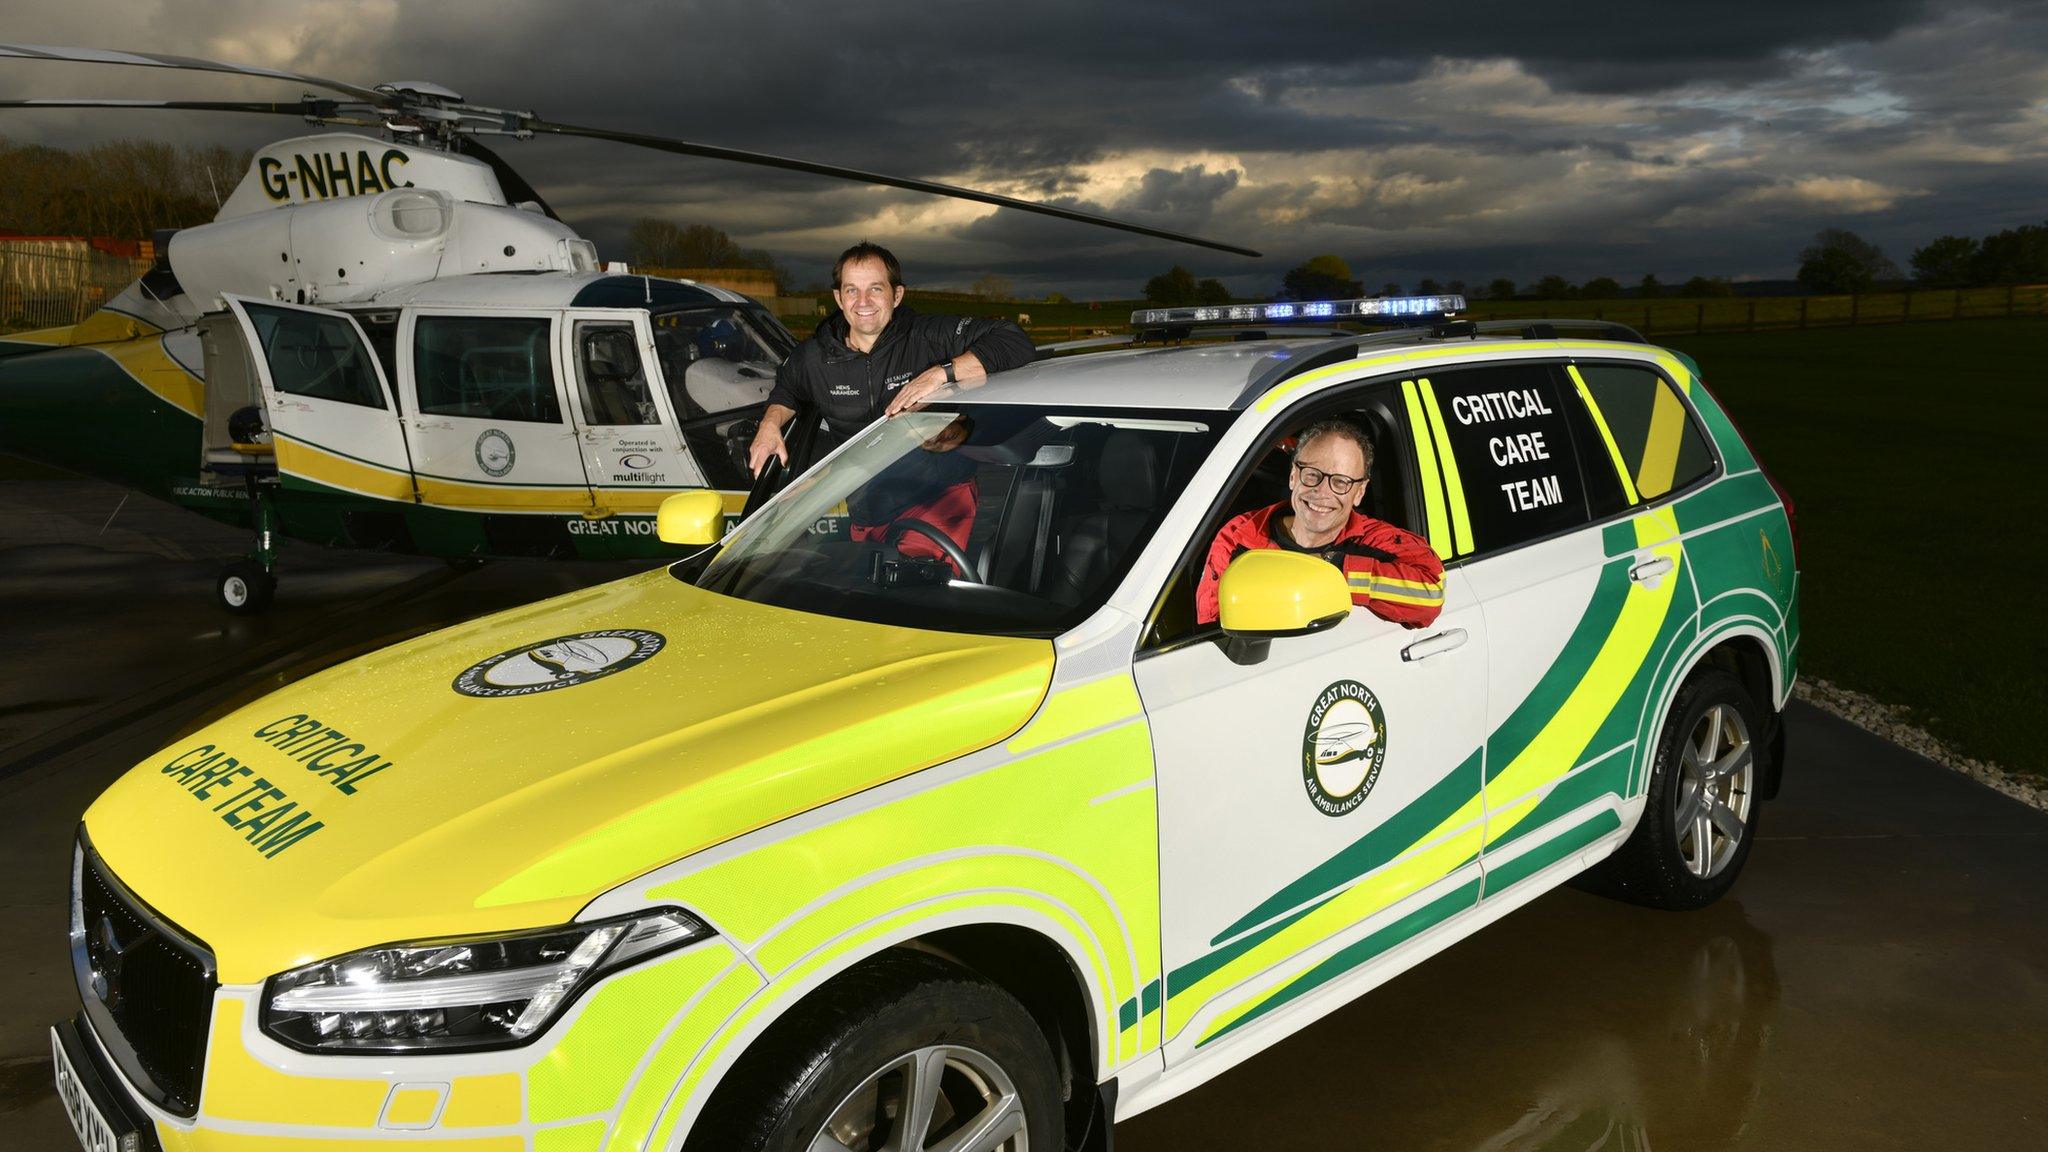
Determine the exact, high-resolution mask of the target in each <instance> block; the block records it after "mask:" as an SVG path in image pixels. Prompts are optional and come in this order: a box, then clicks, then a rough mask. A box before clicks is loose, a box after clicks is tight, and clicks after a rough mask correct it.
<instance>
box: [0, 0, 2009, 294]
mask: <svg viewBox="0 0 2048 1152" xmlns="http://www.w3.org/2000/svg"><path fill="white" fill-rule="evenodd" d="M0 29H4V31H0V36H4V37H5V39H7V40H8V41H10V42H15V43H26V44H48V45H63V46H74V47H100V48H132V49H142V50H149V51H157V52H172V53H178V54H182V55H191V56H203V57H209V58H215V59H224V60H231V61H235V62H238V63H250V64H257V65H262V66H267V67H273V68H283V69H289V70H292V71H297V72H303V73H308V74H311V75H316V76H325V77H331V78H334V79H339V80H347V81H351V82H355V83H361V84H375V83H380V82H383V81H387V80H432V81H435V82H437V83H440V84H444V85H446V86H448V87H451V88H453V89H455V90H456V91H458V92H460V93H462V94H463V95H464V96H465V97H466V98H468V99H469V100H471V101H473V102H476V103H482V104H491V105H497V106H502V107H512V108H521V109H528V110H532V111H534V112H536V113H537V114H539V115H541V116H543V117H546V118H548V119H550V120H555V121H559V122H567V123H575V124H586V125H593V126H599V127H606V128H617V129H622V130H626V131H634V132H643V133H650V134H656V135H665V136H674V137H680V138H682V139H687V140H693V141H698V142H702V143H708V144H718V145H725V146H730V147H738V148H747V149H754V150H759V151H765V152H772V153H779V154H782V155H789V156H798V157H803V158H806V159H813V160H818V161H822V162H826V163H832V164H840V165H845V166H848V167H854V168H863V169H868V170H873V171H881V172H888V173H892V174H897V175H904V176H912V177H920V178H925V179H932V180H939V181H944V182H947V183H954V184H963V185H969V186H973V187H978V188H985V189H988V190H990V191H995V192H1000V193H1004V194H1008V195H1013V196H1019V197H1024V198H1030V199H1044V200H1051V201H1055V202H1059V203H1063V204H1068V205H1071V206H1074V207H1079V208H1082V209H1084V210H1088V211H1093V212H1098V213H1102V214H1105V215H1110V216H1116V217H1120V218H1126V219H1131V220H1135V221H1139V222H1143V223H1146V224H1150V225H1153V226H1157V227H1162V228H1168V229H1172V230H1175V231H1181V232H1190V233H1194V234H1198V235H1203V236H1209V237H1214V238H1217V239H1221V240H1226V241H1229V242H1232V243H1236V244H1242V245H1245V246H1247V247H1251V248H1256V249H1259V250H1261V251H1263V252H1264V253H1265V255H1264V256H1263V257H1261V258H1258V259H1251V258H1246V257H1241V256H1233V255H1227V254H1223V253H1217V252H1210V251H1207V250H1204V249H1198V248H1192V247H1187V246H1182V245H1175V244H1172V243H1169V242H1165V241H1158V240H1152V239H1146V238H1141V237H1134V236H1129V235H1127V234H1123V233H1117V232H1111V231H1106V230H1100V229H1095V228H1091V227H1088V226H1086V225H1082V224H1075V223H1069V222H1063V221H1056V220H1050V219H1046V218H1042V217H1036V216H1031V215H1028V214H1023V213H1017V212H1011V211H1003V210H997V209H991V208H988V207H986V206H983V205H977V204H971V203H966V202H961V201H953V200H946V199H939V198H934V197H931V196H925V195H919V194H915V193H909V192H903V191H899V190H895V189H886V188H872V187H865V186H860V185H855V184H849V183H843V182H839V181H833V180H828V179H824V178H821V177H814V176H805V175H800V174H793V173H784V172H778V171H775V170H771V169H761V168H754V167H750V166H745V165H738V164H731V163H725V162H719V161H712V160H702V159H692V158H684V157H677V156H671V155H667V154H661V153H654V152H649V151H644V150H640V149H634V148H630V147H626V146H622V145H614V144H600V143H595V142H588V141H565V140H537V141H532V142H525V143H520V142H506V143H504V144H503V145H502V146H500V147H499V151H500V153H501V154H502V155H504V156H505V157H506V159H508V160H509V161H511V163H512V164H513V165H514V166H515V167H517V168H518V169H519V170H520V172H521V173H522V174H523V175H525V176H526V178H527V179H528V180H529V181H531V182H532V183H533V184H534V185H535V186H536V187H537V188H538V189H540V191H541V192H542V194H543V195H545V196H546V197H547V198H548V200H549V201H550V203H551V204H552V205H553V206H554V207H555V209H556V210H557V211H558V212H560V213H561V215H562V216H563V218H564V219H565V220H567V221H568V222H569V223H571V224H572V225H574V226H575V227H576V228H577V229H578V230H579V231H581V232H582V233H583V234H584V235H586V236H589V237H590V238H592V239H593V240H595V241H597V243H598V245H599V248H600V252H601V254H602V255H603V256H605V257H606V258H623V257H624V256H625V255H626V252H625V251H624V242H625V234H626V231H627V229H628V227H630V225H631V223H632V222H633V220H634V219H635V218H637V217H641V216H648V215H653V216H660V217H663V218H665V219H669V220H672V221H674V222H676V223H679V224H696V223H702V224H709V225H712V226H714V227H717V228H721V229H723V230H725V231H726V232H728V233H730V234H731V235H732V236H733V238H734V239H735V240H737V241H738V242H739V243H741V244H742V245H745V246H747V247H756V248H764V249H766V250H768V251H769V252H771V253H773V254H774V255H775V256H776V257H777V259H778V260H780V261H781V262H782V263H783V264H784V265H785V266H787V267H789V268H790V269H791V270H792V271H793V272H794V273H795V274H796V278H797V280H798V282H799V283H808V282H814V281H822V280H824V279H826V278H827V275H828V272H829V268H830V264H831V260H832V257H833V256H834V255H836V254H837V253H838V251H839V250H840V249H842V248H844V247H845V246H846V245H848V244H850V243H853V242H854V241H856V240H860V239H871V240H874V241H876V242H878V243H882V244H885V245H888V246H889V247H891V248H892V249H893V250H895V252H896V253H897V255H898V256H899V257H901V259H902V261H903V263H904V266H905V276H906V279H907V280H908V281H909V282H910V283H911V284H912V286H913V287H916V286H919V285H922V286H926V287H934V288H964V287H967V286H968V285H969V284H971V283H972V282H974V281H975V280H977V279H979V278H980V277H982V276H984V275H988V274H996V275H999V276H1002V277H1004V278H1006V279H1007V280H1008V281H1009V282H1010V283H1011V284H1012V285H1014V286H1015V287H1016V288H1017V289H1018V290H1020V292H1025V293H1032V294H1043V293H1046V292H1053V291H1058V292H1064V293H1066V294H1067V295H1069V296H1072V297H1075V298H1077V299H1078V298H1111V297H1115V298H1128V297H1132V296H1135V295H1137V294H1138V293H1139V290H1140V288H1141V286H1142V285H1143V283H1144V281H1145V280H1146V279H1147V278H1148V277H1150V276H1152V275H1154V274H1156V273H1158V272H1161V271H1164V270H1165V269H1166V268H1167V267H1169V266H1171V265H1173V264H1176V263H1178V264H1182V265H1185V266H1186V267H1188V268H1189V269H1191V270H1192V271H1193V272H1194V273H1195V274H1196V275H1197V276H1204V277H1206V276H1213V277H1216V278H1218V279H1221V280H1222V281H1223V282H1224V283H1225V284H1226V285H1228V286H1229V287H1230V288H1231V289H1232V290H1233V292H1235V293H1236V294H1238V295H1240V296H1259V295H1265V294H1269V293H1271V292H1273V291H1274V290H1275V289H1276V288H1277V287H1278V286H1279V283H1280V279H1281V277H1282V275H1283V274H1284V272H1285V271H1286V270H1287V269H1288V268H1290V267H1293V266H1294V265H1296V264H1299V263H1301V262H1302V261H1303V260H1305V259H1307V258H1308V257H1310V256H1313V255H1317V254H1319V253H1334V254H1336V255H1338V256H1340V257H1342V258H1343V259H1344V260H1346V261H1347V262H1349V263H1350V265H1351V267H1352V270H1353V274H1354V275H1355V276H1356V277H1357V278H1359V279H1360V280H1363V281H1364V282H1365V283H1366V285H1367V287H1368V288H1369V289H1377V288H1378V287H1379V286H1380V285H1381V284H1383V283H1387V282H1394V283H1399V284H1402V285H1404V286H1408V287H1411V288H1412V287H1413V285H1414V284H1415V282H1416V281H1417V280H1419V279H1421V278H1423V277H1432V278H1435V279H1437V280H1439V281H1448V280H1451V279H1463V280H1467V281H1470V282H1473V283H1475V284H1476V283H1482V282H1484V281H1487V280H1491V279H1493V278H1495V277H1501V276H1505V277H1508V278H1511V279H1514V280H1516V281H1517V282H1519V283H1523V284H1527V283H1531V282H1533V281H1535V280H1536V279H1537V278H1539V277H1542V276H1545V275H1552V274H1555V275H1562V276H1564V277H1566V278H1567V279H1569V280H1572V281H1574V282H1580V281H1584V280H1586V279H1588V278H1591V277H1595V276H1613V277H1615V278H1616V279H1618V280H1621V281H1622V282H1623V283H1634V282H1635V281H1636V280H1638V279H1639V278H1641V277H1642V276H1643V274H1645V273H1654V274H1656V275H1657V276H1658V277H1659V278H1660V279H1662V280H1664V281H1665V282H1666V283H1675V282H1678V281H1682V280H1684V279H1686V278H1688V277H1691V276H1694V275H1707V276H1724V277H1728V278H1731V279H1738V280H1745V279H1784V278H1789V277H1791V276H1792V274H1793V272H1794V270H1795V269H1796V267H1797V263H1798V252H1799V249H1800V248H1801V247H1803V246H1804V245H1805V244H1807V243H1808V242H1810V240H1811V238H1812V236H1813V234H1814V233H1815V232H1816V231H1818V230H1819V229H1821V228H1829V227H1839V228H1848V229H1851V230H1853V231H1855V232H1857V233H1859V234H1861V235H1863V236H1865V237H1866V238H1868V239H1871V240H1873V241H1875V242H1876V243H1878V244H1879V245H1880V246H1881V247H1882V248H1883V249H1884V251H1885V252H1886V253H1887V254H1888V255H1890V256H1891V257H1892V258H1893V260H1895V261H1896V262H1897V263H1898V264H1899V265H1900V266H1901V267H1905V266H1906V265H1907V262H1908V258H1909V257H1910V255H1911V253H1912V251H1913V249H1914V248H1916V247H1918V246H1920V245H1922V244H1925V243H1926V242H1927V241H1928V240H1931V239H1933V238H1934V237H1936V236H1939V235H1943V234H1960V235H1972V236H1982V235H1984V234H1987V233H1989V232H1994V231H1998V230H2000V229H2004V228H2009V227H2014V226H2016V225H2020V224H2028V223H2041V222H2043V221H2044V220H2048V195H2044V190H2048V4H2043V3H2040V2H2038V0H2036V2H2034V3H2011V2H2008V3H1988V4H1973V3H1967V2H1965V3H1946V4H1938V5H1937V4H1923V3H1907V2H1901V0H1853V2H1837V0H1796V2H1793V0H1773V2H1769V3H1749V2H1746V0H1720V2H1719V3H1715V4H1710V5H1709V4H1643V3H1640V2H1635V3H1629V4H1620V3H1608V2H1606V0H1586V2H1579V3H1572V4H1568V5H1566V4H1557V5H1538V4H1530V3H1526V2H1523V3H1491V2H1485V0H1467V2H1463V3H1459V4H1456V5H1441V6H1433V5H1428V4H1419V3H1417V4H1383V3H1364V2H1357V0H1354V2H1352V3H1337V4H1324V3H1318V2H1310V0H1296V2H1292V3H1289V4H1285V5H1277V4H1262V3H1237V4H1192V3H1179V4H1173V3H1162V2H1155V0H1121V2H1119V3H1116V4H1090V3H1063V2H1056V0H1034V2H1032V3H1006V4H981V3H974V4H969V3H947V2H941V0H925V2H923V3H897V2H893V0H871V2H863V3H860V4H795V3H782V2H776V0H751V2H748V3H690V2H679V0H677V2H654V0H643V2H636V3H603V2H599V0H582V2H578V3H531V2H519V0H492V2H489V3H476V2H471V0H363V2H351V3H342V2H339V0H327V2H304V0H207V2H204V3H184V2H179V3H168V2H166V3H150V2H147V0H66V2H65V3H63V4H51V3H48V2H47V0H0ZM299 94H300V93H299V91H298V90H297V88H296V87H295V86H293V85H289V84H284V83H280V82H276V81H264V80H252V79H245V78H239V77H228V76H209V75H192V74H183V73H174V72H165V71H159V70H155V69H128V68H114V67H95V66H89V65H76V64H53V63H42V62H30V61H17V60H0V98H10V97H63V96H71V97H131V98H151V97H162V98H182V99H285V100H289V99H294V98H296V97H297V96H298V95H299ZM298 134H301V127H300V125H298V124H297V122H295V121H293V120H290V119H282V118H281V119H278V120H268V119H259V118H256V117H248V116H230V115H218V114H193V113H171V112H149V113H127V112H122V113H114V112H101V111H92V112H72V111H61V112H60V111H37V112H20V111H0V136H5V137H7V138H9V139H12V140H15V141H35V142H42V143H51V144H61V145H66V146H76V145H79V144H83V143H88V142H92V141H97V140H103V139H111V138H116V137H143V138H151V139H160V140H168V141H174V142H180V143H186V142H189V143H223V144H228V145H230V146H233V147H238V148H251V147H255V146H258V145H261V144H264V143H267V142H269V141H271V140H274V139H278V138H282V137H284V136H289V135H298ZM4 224H5V222H4V221H0V226H4Z"/></svg>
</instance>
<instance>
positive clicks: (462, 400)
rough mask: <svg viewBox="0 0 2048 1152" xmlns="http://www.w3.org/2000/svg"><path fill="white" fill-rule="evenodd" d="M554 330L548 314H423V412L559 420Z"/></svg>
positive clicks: (419, 337) (419, 379)
mask: <svg viewBox="0 0 2048 1152" xmlns="http://www.w3.org/2000/svg"><path fill="white" fill-rule="evenodd" d="M550 328H551V322H550V321H549V320H548V318H547V317H545V316H422V317H420V318H419V320H418V321H417V322H416V323H415V324H414V326H413V337H412V371H413V388H414V390H415V395H416V396H417V398H418V400H419V406H420V408H419V410H420V414H421V415H424V416H467V417H471V418H474V419H479V420H520V421H527V422H531V423H537V424H558V423H560V422H561V420H562V408H561V405H560V404H558V403H557V402H556V401H555V360H554V355H553V353H552V351H551V349H550V341H549V335H548V334H549V331H550Z"/></svg>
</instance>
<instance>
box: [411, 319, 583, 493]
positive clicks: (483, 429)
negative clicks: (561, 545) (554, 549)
mask: <svg viewBox="0 0 2048 1152" xmlns="http://www.w3.org/2000/svg"><path fill="white" fill-rule="evenodd" d="M556 323H557V320H556V318H555V317H554V316H552V315H532V316H520V315H513V314H508V313H505V312H499V311H489V312H486V311H481V310H476V311H435V312H411V311H408V313H407V314H406V315H405V316H404V318H403V319H401V321H400V322H399V329H398V340H399V348H400V352H399V376H400V378H401V379H409V380H410V381H411V387H410V388H401V389H400V390H399V391H400V393H401V395H402V396H403V397H404V403H405V407H406V412H405V416H406V419H405V434H406V438H407V440H408V441H409V442H410V443H411V445H412V456H413V461H414V462H415V464H416V465H417V467H418V470H419V478H420V498H421V499H422V500H424V501H426V502H427V503H428V504H432V505H434V506H436V507H440V508H460V509H468V510H475V511H488V512H512V513H519V512H525V513H550V512H554V513H564V512H567V513H576V514H579V515H581V514H583V513H586V512H588V511H589V510H590V483H589V480H588V479H587V478H586V477H585V476H584V475H583V460H582V457H581V456H580V454H579V453H578V451H577V446H576V438H575V437H576V433H575V431H574V430H573V429H572V428H571V426H570V424H569V419H568V416H567V414H566V408H567V405H566V404H565V403H564V394H563V389H562V380H561V374H560V373H559V372H557V371H556V365H555V341H556V334H555V325H556Z"/></svg>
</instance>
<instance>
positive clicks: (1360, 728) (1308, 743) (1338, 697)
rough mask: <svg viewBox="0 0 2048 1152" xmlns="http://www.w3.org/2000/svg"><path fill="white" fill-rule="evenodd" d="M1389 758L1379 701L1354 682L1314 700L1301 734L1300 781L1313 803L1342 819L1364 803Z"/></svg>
mask: <svg viewBox="0 0 2048 1152" xmlns="http://www.w3.org/2000/svg"><path fill="white" fill-rule="evenodd" d="M1386 758H1387V717H1386V714H1385V713H1383V712H1381V711H1380V698H1379V697H1377V696H1375V695H1373V694H1372V689H1370V688H1367V687H1366V686H1365V685H1363V684H1360V683H1359V682H1358V681H1356V680H1339V681H1337V682H1336V683H1335V684H1332V685H1330V686H1329V687H1328V688H1325V689H1323V691H1322V694H1321V695H1319V696H1317V697H1316V703H1315V707H1313V708H1310V709H1309V710H1308V727H1307V728H1305V729H1304V730H1303V731H1302V734H1301V781H1302V783H1303V784H1305V785H1307V787H1308V799H1309V803H1311V804H1314V805H1315V806H1316V810H1317V811H1319V812H1321V813H1322V814H1323V815H1325V816H1342V815H1344V814H1345V813H1347V812H1349V811H1351V810H1352V809H1354V808H1356V807H1358V806H1359V805H1360V804H1363V803H1365V797H1366V794H1367V793H1369V792H1371V791H1372V786H1373V782H1374V781H1376V780H1378V779H1379V778H1380V765H1381V764H1382V763H1384V762H1385V761H1386Z"/></svg>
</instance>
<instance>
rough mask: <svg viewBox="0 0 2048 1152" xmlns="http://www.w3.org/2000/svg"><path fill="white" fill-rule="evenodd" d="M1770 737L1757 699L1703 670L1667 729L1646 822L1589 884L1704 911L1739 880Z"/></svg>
mask: <svg viewBox="0 0 2048 1152" xmlns="http://www.w3.org/2000/svg"><path fill="white" fill-rule="evenodd" d="M1765 747H1766V735H1765V732H1764V724H1763V720H1762V716H1761V713H1760V712H1759V710H1758V708H1757V705H1756V701H1755V700H1753V699H1752V698H1751V697H1750V695H1749V691H1748V690H1747V689H1746V688H1744V687H1743V685H1742V682H1741V681H1740V680H1738V679H1736V678H1735V677H1734V676H1733V675H1730V674H1729V673H1728V672H1726V671H1724V670H1722V669H1720V668H1712V667H1709V668H1701V669H1699V670H1698V671H1696V672H1694V673H1693V674H1692V676H1690V677H1689V678H1687V680H1686V682H1685V684H1684V685H1683V686H1682V687H1680V688H1679V690H1678V696H1677V698H1676V699H1674V700H1673V701H1672V702H1671V712H1670V714H1669V716H1667V717H1666V719H1665V721H1664V727H1663V730H1662V731H1661V732H1659V733H1658V737H1657V746H1656V750H1655V757H1654V759H1653V760H1652V761H1651V766H1650V786H1649V791H1648V794H1647V796H1646V797H1645V804H1644V808H1643V815H1642V818H1641V819H1640V820H1639V821H1637V823H1636V828H1635V831H1634V832H1633V833H1632V834H1630V836H1629V838H1628V840H1627V841H1626V842H1625V843H1623V844H1622V846H1621V848H1620V849H1618V850H1617V851H1616V852H1615V853H1614V855H1612V856H1610V857H1608V858H1607V859H1606V860H1605V861H1603V862H1601V864H1599V865H1598V866H1597V867H1596V868H1595V869H1594V870H1593V871H1592V872H1591V873H1589V874H1588V875H1587V878H1586V879H1587V883H1586V884H1585V886H1586V887H1588V888H1591V889H1593V890H1594V891H1597V892H1601V893H1603V894H1605V895H1609V896H1614V897H1616V898H1618V899H1622V900H1627V901H1629V902H1630V903H1634V904H1642V905H1645V906H1647V907H1651V908H1668V909H1675V910H1676V909H1689V908H1704V907H1706V906H1707V905H1709V904H1712V903H1713V902H1714V901H1716V900H1718V899H1720V898H1721V896H1722V895H1723V894H1725V893H1726V892H1727V891H1728V889H1729V888H1731V887H1733V886H1734V884H1735V878H1736V876H1737V875H1738V874H1739V873H1740V872H1741V871H1742V865H1743V862H1744V861H1746V860H1747V859H1748V858H1749V850H1750V846H1751V845H1752V844H1754V843H1755V842H1756V830H1757V822H1758V818H1759V816H1760V815H1761V814H1762V809H1763V797H1762V785H1763V772H1762V770H1761V769H1762V765H1761V761H1760V757H1762V756H1763V755H1764V754H1765Z"/></svg>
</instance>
